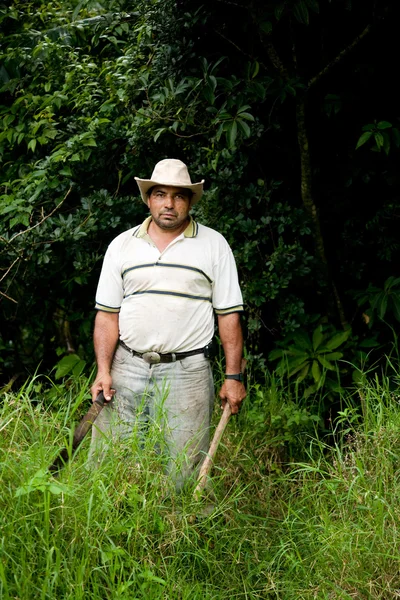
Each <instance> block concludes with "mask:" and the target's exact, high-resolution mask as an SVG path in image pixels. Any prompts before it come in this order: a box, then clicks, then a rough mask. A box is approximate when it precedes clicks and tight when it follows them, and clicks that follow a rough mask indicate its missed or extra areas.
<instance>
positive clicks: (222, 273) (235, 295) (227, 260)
mask: <svg viewBox="0 0 400 600" xmlns="http://www.w3.org/2000/svg"><path fill="white" fill-rule="evenodd" d="M222 240H223V244H222V247H220V258H219V260H218V262H217V263H216V264H215V265H214V285H213V307H214V310H215V312H216V314H217V315H227V314H230V313H234V312H243V297H242V292H241V290H240V286H239V280H238V273H237V268H236V263H235V258H234V256H233V253H232V250H231V249H230V247H229V245H228V243H227V242H226V240H225V239H224V238H222Z"/></svg>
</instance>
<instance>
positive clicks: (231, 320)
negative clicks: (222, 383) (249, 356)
mask: <svg viewBox="0 0 400 600" xmlns="http://www.w3.org/2000/svg"><path fill="white" fill-rule="evenodd" d="M218 329H219V335H220V338H221V343H222V347H223V349H224V354H225V365H226V367H225V370H226V373H231V374H233V373H240V372H241V367H242V357H243V333H242V326H241V323H240V315H239V313H232V314H229V315H218Z"/></svg>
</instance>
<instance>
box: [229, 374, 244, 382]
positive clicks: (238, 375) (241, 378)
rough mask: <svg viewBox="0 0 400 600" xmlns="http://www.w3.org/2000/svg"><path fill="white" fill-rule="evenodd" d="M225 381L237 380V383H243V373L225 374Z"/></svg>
mask: <svg viewBox="0 0 400 600" xmlns="http://www.w3.org/2000/svg"><path fill="white" fill-rule="evenodd" d="M225 379H236V381H243V373H235V374H234V375H227V374H225Z"/></svg>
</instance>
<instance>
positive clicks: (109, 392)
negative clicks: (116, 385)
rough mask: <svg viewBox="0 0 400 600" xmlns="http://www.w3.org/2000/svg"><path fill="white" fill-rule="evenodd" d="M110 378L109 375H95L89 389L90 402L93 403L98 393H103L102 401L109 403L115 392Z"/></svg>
mask: <svg viewBox="0 0 400 600" xmlns="http://www.w3.org/2000/svg"><path fill="white" fill-rule="evenodd" d="M111 385H112V378H111V375H110V373H103V374H102V373H97V377H96V381H95V382H94V384H93V385H92V387H91V388H90V391H91V393H92V402H94V401H95V400H96V398H97V396H98V395H99V394H100V392H103V395H104V400H105V401H106V402H110V400H112V397H113V396H114V394H115V390H113V389H112V387H111Z"/></svg>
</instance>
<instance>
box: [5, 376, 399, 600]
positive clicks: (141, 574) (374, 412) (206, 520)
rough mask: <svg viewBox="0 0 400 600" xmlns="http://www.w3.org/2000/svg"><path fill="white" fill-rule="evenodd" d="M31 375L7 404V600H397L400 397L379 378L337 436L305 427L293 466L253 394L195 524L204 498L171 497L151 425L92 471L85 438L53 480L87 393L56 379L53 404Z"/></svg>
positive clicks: (342, 417)
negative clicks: (280, 453) (211, 503)
mask: <svg viewBox="0 0 400 600" xmlns="http://www.w3.org/2000/svg"><path fill="white" fill-rule="evenodd" d="M37 381H38V380H34V381H32V382H31V383H30V384H29V385H27V386H26V387H25V388H24V389H23V390H21V391H20V392H19V393H7V394H4V395H3V399H2V402H1V404H0V433H1V435H0V473H1V475H0V477H1V482H2V483H1V494H0V532H1V533H0V597H1V598H2V599H3V600H10V599H16V598H18V599H19V600H25V599H31V598H33V597H35V598H40V599H43V600H45V599H53V598H54V599H55V598H57V599H58V600H60V599H71V600H72V599H73V600H77V599H80V598H82V599H83V598H84V599H85V600H87V599H100V598H101V599H102V600H103V599H113V600H116V599H123V600H134V599H150V600H152V599H155V600H158V599H160V600H161V599H163V600H164V599H168V600H169V599H171V600H175V599H176V600H186V599H187V600H188V599H190V600H193V599H194V600H200V599H201V600H203V599H205V598H207V599H213V600H214V599H215V600H220V599H228V598H229V599H231V598H243V599H261V598H262V599H273V598H277V599H284V600H286V599H299V598H306V599H308V598H309V599H311V598H318V599H319V598H321V599H325V598H326V599H331V598H335V599H347V598H357V599H371V598H372V599H378V598H379V599H382V600H383V599H385V600H387V599H388V598H395V597H397V596H398V594H399V593H400V592H399V590H400V575H399V573H400V568H399V567H400V564H399V563H400V555H399V532H398V529H399V526H398V523H399V522H400V514H399V513H400V508H399V506H400V504H399V496H400V481H399V475H398V469H397V465H398V461H399V454H400V439H399V435H398V431H399V427H400V411H399V396H398V395H397V394H396V393H393V391H392V390H391V385H389V382H388V381H386V380H385V378H383V380H381V381H378V380H376V381H372V382H370V383H366V384H365V385H364V387H363V389H362V390H360V392H361V394H362V398H363V403H362V414H361V411H360V412H358V411H357V409H355V408H353V407H350V406H348V408H344V409H343V410H342V411H341V412H340V414H339V416H338V418H337V420H336V421H335V423H334V424H333V429H332V431H331V435H330V437H329V440H330V443H329V445H328V444H327V442H326V440H324V437H323V434H321V433H320V434H319V435H316V434H315V433H313V432H312V431H311V430H310V428H309V427H308V424H307V423H306V425H307V426H304V425H302V422H301V420H299V427H298V430H297V434H296V435H297V444H298V448H300V446H301V453H300V452H299V454H298V456H301V457H302V459H301V460H297V461H292V462H291V463H286V464H282V463H278V464H277V461H276V457H277V454H276V447H277V437H276V432H275V433H274V434H273V435H270V436H269V435H268V431H267V429H265V431H262V430H261V429H260V428H258V429H257V428H255V427H254V418H252V417H251V413H252V408H251V406H252V405H251V403H252V401H253V398H252V395H254V394H255V393H256V392H257V390H258V393H260V388H254V387H253V388H250V397H249V398H248V400H247V402H248V404H247V408H243V410H242V413H241V414H240V416H239V418H238V419H237V418H235V419H231V421H230V423H229V425H228V428H227V430H226V432H225V434H224V438H223V440H222V443H221V446H220V448H219V450H218V453H217V457H216V462H215V467H214V470H213V478H214V488H215V494H216V498H217V502H216V507H215V511H214V512H213V513H212V514H211V515H209V516H204V517H203V518H201V519H200V518H198V519H196V521H195V522H194V523H193V522H192V519H191V516H192V515H197V516H198V517H200V516H201V512H202V509H203V508H204V506H205V503H206V502H207V499H204V500H202V501H200V502H198V503H196V502H194V501H193V499H192V492H193V489H189V490H187V491H186V492H184V493H183V494H181V495H180V496H178V495H176V494H175V493H174V492H173V491H171V489H170V485H169V482H168V479H167V478H166V476H165V475H164V474H163V469H162V459H161V457H160V456H159V455H157V453H156V452H155V450H154V448H155V446H156V444H155V441H156V439H157V436H158V435H159V433H158V431H157V427H156V426H155V427H154V428H153V429H152V430H151V431H150V432H149V438H148V441H147V442H146V445H145V448H144V449H143V451H142V452H140V454H139V455H137V456H136V457H135V458H133V457H132V453H131V452H130V451H131V450H132V444H133V442H132V443H130V442H129V443H128V442H125V443H124V444H122V443H121V444H120V445H117V447H116V448H114V452H113V453H111V454H110V456H109V457H108V460H107V461H105V462H104V463H103V464H102V465H101V466H100V467H99V468H97V469H92V468H90V467H89V468H88V464H87V451H88V443H89V439H86V438H85V440H84V442H83V443H82V445H81V446H80V448H79V449H78V451H77V453H76V455H75V456H73V457H72V459H71V460H70V462H69V463H68V464H67V465H66V466H65V468H64V469H63V470H62V471H61V472H60V473H59V475H58V476H57V477H53V476H51V475H50V474H49V472H48V471H47V467H48V466H49V464H51V462H52V460H53V459H54V457H55V455H56V454H57V452H58V451H59V450H60V449H61V448H62V447H63V445H64V443H65V440H67V441H68V440H69V439H70V438H71V435H70V427H71V425H72V423H73V421H76V420H78V419H79V416H80V413H81V412H84V411H85V410H86V408H87V404H86V401H87V393H85V391H83V392H81V396H80V398H78V399H77V398H76V396H75V395H74V392H73V387H72V388H71V389H70V390H69V391H66V390H65V389H64V395H63V396H62V395H61V390H60V389H57V388H55V389H56V392H55V394H56V397H55V398H54V400H53V402H52V403H51V405H50V406H49V405H48V404H46V402H45V401H44V400H40V398H38V395H37V393H36V392H35V387H37ZM255 389H256V392H255V391H254V390H255ZM57 394H58V397H57ZM282 394H283V392H282ZM268 397H269V396H268V393H267V390H266V391H264V400H265V399H267V398H268ZM42 398H43V396H42ZM278 400H279V398H276V401H278ZM281 401H282V404H284V403H285V398H284V397H283V395H282V397H281ZM214 416H215V422H216V421H217V419H218V416H219V409H218V408H217V407H216V411H215V415H214ZM261 433H262V436H263V438H264V439H263V443H261V442H262V440H261V439H260V435H261ZM292 434H293V435H294V432H293V430H292ZM332 440H333V442H332Z"/></svg>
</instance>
